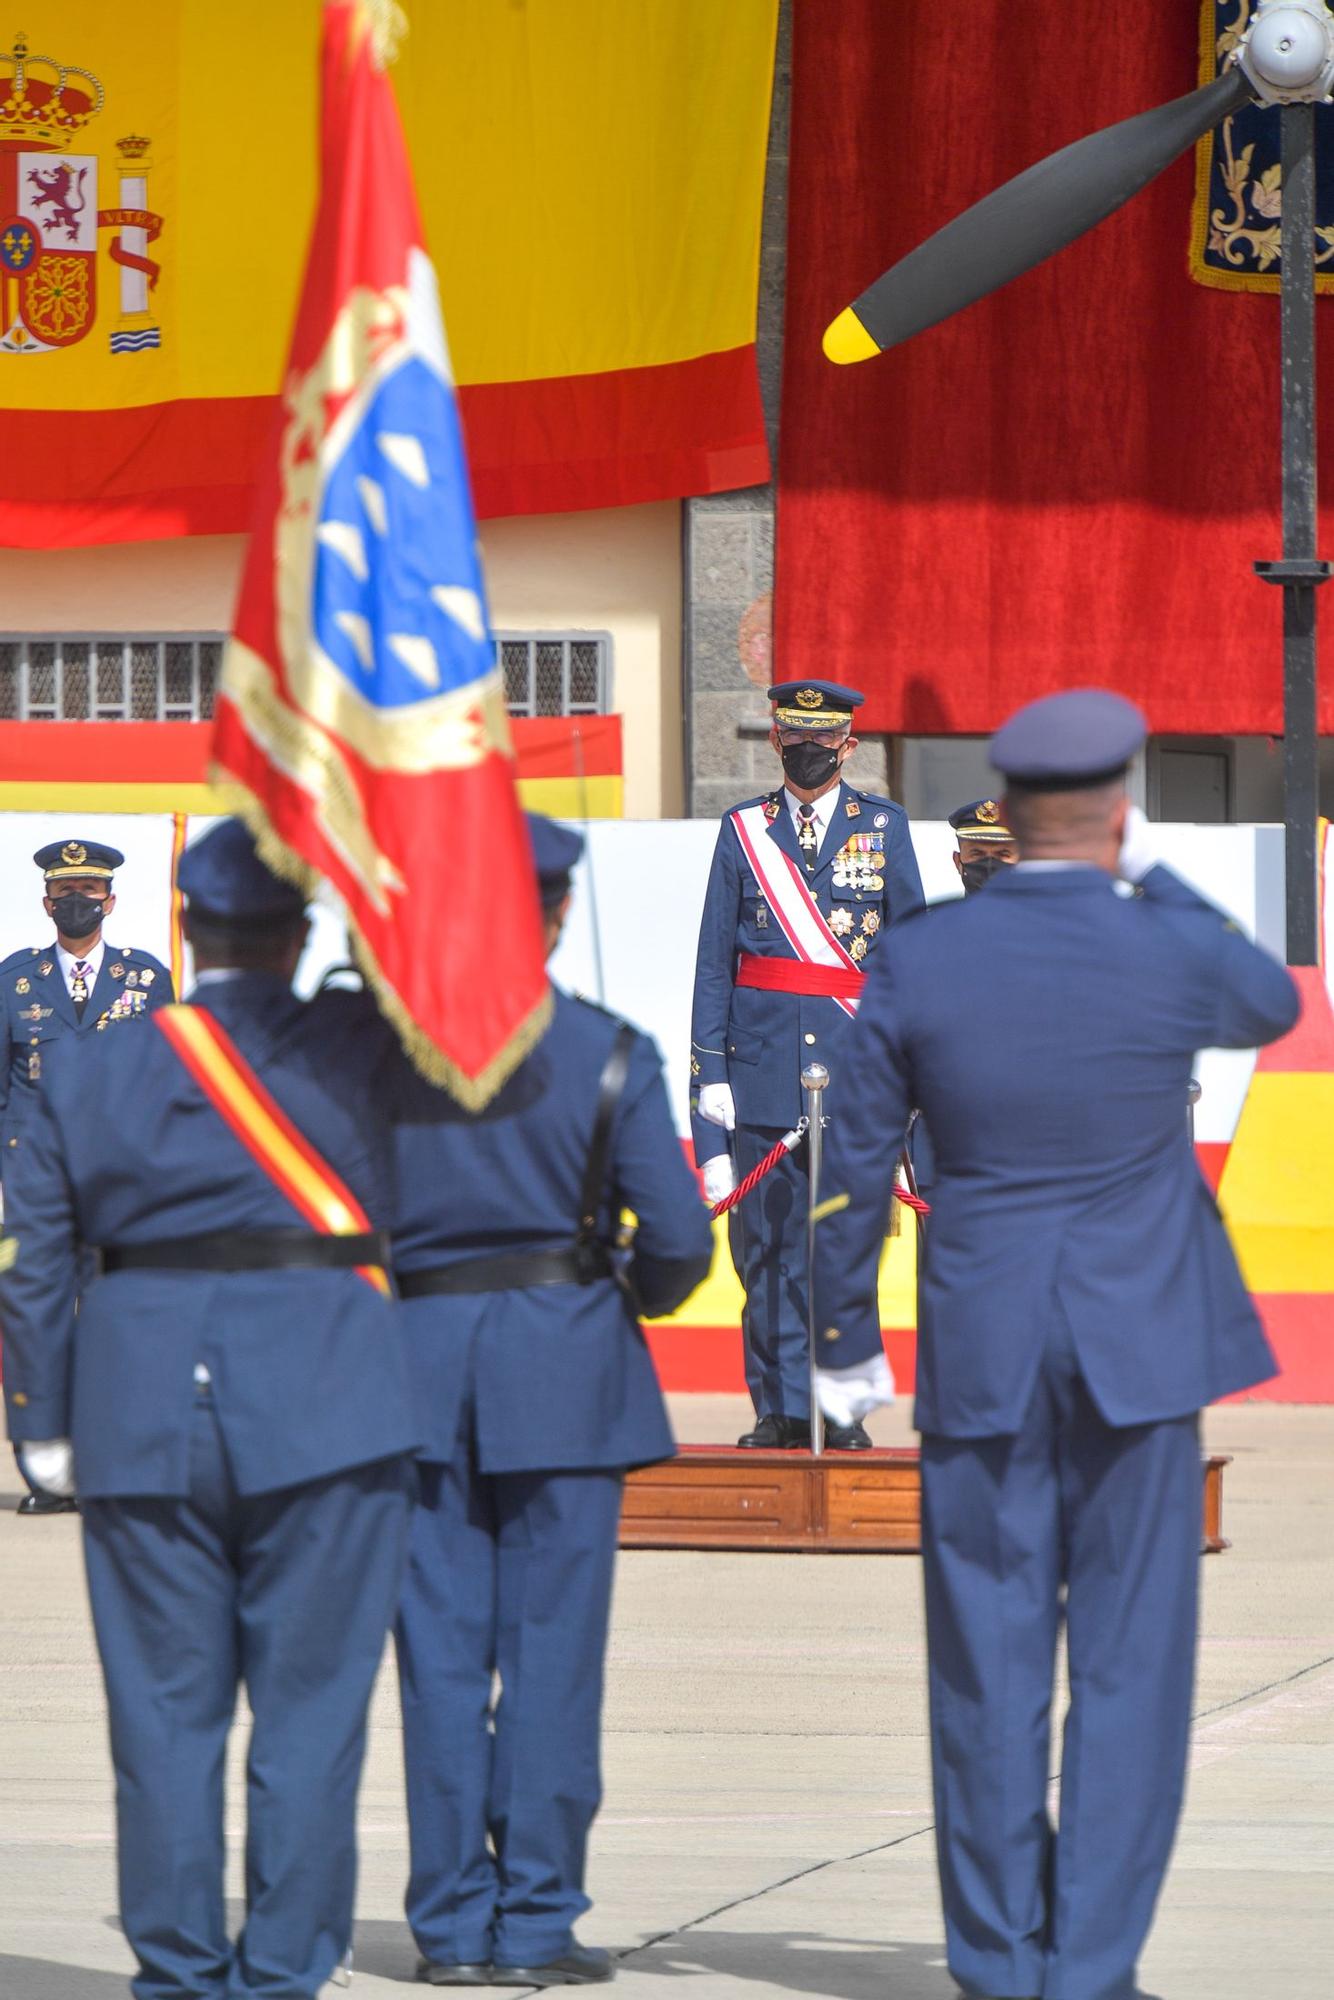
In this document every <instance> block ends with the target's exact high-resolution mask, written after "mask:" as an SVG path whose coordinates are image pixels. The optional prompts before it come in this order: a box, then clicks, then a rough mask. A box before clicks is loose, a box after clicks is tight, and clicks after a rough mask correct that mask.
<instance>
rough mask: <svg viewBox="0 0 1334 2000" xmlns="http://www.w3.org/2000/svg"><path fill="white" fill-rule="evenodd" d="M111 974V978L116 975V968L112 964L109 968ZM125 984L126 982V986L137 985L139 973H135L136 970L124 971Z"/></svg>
mask: <svg viewBox="0 0 1334 2000" xmlns="http://www.w3.org/2000/svg"><path fill="white" fill-rule="evenodd" d="M111 976H112V978H113V979H114V978H115V976H116V968H115V966H114V965H113V966H112V968H111ZM125 984H126V985H127V986H137V985H138V984H139V975H138V973H137V972H127V973H126V975H125Z"/></svg>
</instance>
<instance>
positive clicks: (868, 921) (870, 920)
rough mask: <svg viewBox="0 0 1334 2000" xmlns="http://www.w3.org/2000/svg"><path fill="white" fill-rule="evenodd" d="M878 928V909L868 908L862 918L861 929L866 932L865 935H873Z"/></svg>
mask: <svg viewBox="0 0 1334 2000" xmlns="http://www.w3.org/2000/svg"><path fill="white" fill-rule="evenodd" d="M879 928H880V912H879V910H868V911H867V912H866V914H865V916H864V917H863V918H862V929H863V930H864V931H865V932H866V935H867V937H874V936H875V934H876V932H877V931H878V930H879Z"/></svg>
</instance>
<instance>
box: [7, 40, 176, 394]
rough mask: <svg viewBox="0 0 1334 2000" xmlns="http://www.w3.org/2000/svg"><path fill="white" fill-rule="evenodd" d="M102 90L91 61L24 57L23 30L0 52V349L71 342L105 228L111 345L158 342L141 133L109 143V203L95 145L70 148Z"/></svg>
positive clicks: (130, 349) (120, 350)
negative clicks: (115, 169)
mask: <svg viewBox="0 0 1334 2000" xmlns="http://www.w3.org/2000/svg"><path fill="white" fill-rule="evenodd" d="M105 100H106V92H105V91H104V90H103V88H102V84H101V81H100V80H99V79H98V78H97V77H95V76H94V75H93V74H92V72H91V70H86V69H81V68H80V67H79V65H78V64H77V63H62V62H57V61H56V60H55V58H54V57H52V56H36V55H30V54H29V51H28V44H27V40H26V38H25V37H24V36H23V35H18V36H16V37H15V41H14V47H13V50H12V52H11V53H10V54H9V55H6V56H0V353H6V354H41V353H47V352H50V351H51V350H52V349H59V348H64V347H73V346H74V345H75V343H76V342H77V341H80V340H83V339H84V338H85V337H86V335H87V334H89V333H90V332H91V331H92V328H93V324H94V321H95V319H96V316H97V233H98V230H99V228H102V229H107V228H114V229H115V230H116V231H117V233H116V235H115V236H114V237H113V239H112V241H111V244H110V246H109V254H110V256H111V259H112V262H113V263H115V264H116V265H118V266H119V273H120V315H119V319H118V321H117V324H116V326H115V328H114V329H113V330H112V332H111V335H110V345H111V352H112V353H113V354H134V353H138V352H139V351H140V350H141V349H143V348H146V347H157V346H159V345H160V344H161V332H160V329H159V327H158V324H157V322H156V320H155V319H154V317H153V315H152V313H151V311H150V310H149V296H150V293H151V292H152V290H153V287H154V286H155V285H156V283H157V278H158V271H159V266H158V264H157V263H156V262H155V261H154V260H153V259H152V258H151V257H149V256H148V255H146V251H147V248H148V245H149V244H150V243H151V242H153V241H154V240H155V239H156V238H157V237H158V236H159V235H160V234H161V231H162V217H161V216H160V215H154V214H152V213H151V211H150V210H149V209H148V207H147V206H146V202H147V187H148V183H147V173H148V168H149V165H150V162H149V159H148V141H147V139H144V138H140V137H139V136H138V135H137V134H131V135H129V136H127V137H126V138H123V139H120V140H118V141H117V142H116V148H117V152H118V153H119V155H120V160H119V187H118V193H119V196H120V204H119V205H118V206H117V207H115V208H104V209H99V208H98V205H97V182H98V160H97V155H96V154H95V153H76V152H73V151H72V150H71V148H72V147H73V146H74V145H75V143H76V142H77V141H78V140H80V139H81V138H82V137H83V135H84V133H85V131H86V129H87V127H88V126H89V125H90V124H91V123H92V121H93V119H95V118H96V117H97V115H98V113H99V112H100V111H101V109H102V107H103V104H104V103H105Z"/></svg>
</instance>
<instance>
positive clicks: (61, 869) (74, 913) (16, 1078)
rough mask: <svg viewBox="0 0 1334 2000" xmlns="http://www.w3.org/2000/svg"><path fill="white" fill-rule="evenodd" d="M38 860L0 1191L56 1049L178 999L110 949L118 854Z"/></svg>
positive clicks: (126, 950) (4, 1016)
mask: <svg viewBox="0 0 1334 2000" xmlns="http://www.w3.org/2000/svg"><path fill="white" fill-rule="evenodd" d="M32 858H33V860H34V861H35V862H36V863H37V866H38V867H39V868H40V869H41V871H42V875H43V878H44V882H45V889H46V894H45V900H44V902H43V905H42V907H43V909H44V910H45V911H46V914H47V916H48V917H49V918H50V919H51V921H52V923H53V924H54V925H55V927H56V935H55V940H54V942H53V943H51V944H46V945H31V946H28V947H25V949H23V950H22V951H15V952H11V953H10V955H9V957H8V958H7V959H6V960H5V961H4V963H3V964H2V965H0V1181H7V1180H8V1178H9V1176H10V1174H11V1173H12V1171H13V1167H14V1164H15V1158H16V1155H17V1153H18V1150H19V1147H20V1145H21V1143H22V1138H23V1130H24V1125H25V1123H26V1121H27V1119H28V1117H29V1116H30V1114H31V1111H32V1107H33V1105H34V1104H35V1103H36V1101H37V1093H38V1091H39V1090H40V1088H41V1087H42V1083H43V1080H44V1077H45V1075H46V1074H47V1072H48V1071H49V1067H50V1064H51V1062H52V1060H53V1057H54V1055H55V1049H56V1045H57V1043H58V1042H60V1041H62V1040H64V1039H65V1038H67V1037H79V1036H86V1035H91V1034H93V1033H95V1032H96V1031H97V1030H98V1029H99V1028H104V1027H105V1026H106V1024H107V1022H108V1021H109V1020H111V1019H113V1018H114V1019H116V1020H120V1019H121V1018H122V1017H123V1016H125V1015H127V1014H139V1013H151V1012H152V1010H153V1009H154V1008H155V1007H165V1006H167V1005H168V1004H169V1003H170V1002H171V1001H172V1000H173V999H174V998H175V995H174V993H173V992H172V985H171V974H170V973H169V972H168V971H167V968H166V967H165V966H164V965H160V964H159V963H158V961H157V959H155V958H154V957H153V955H152V954H151V952H146V951H141V950H139V949H138V948H137V947H135V948H131V947H129V946H125V945H111V944H108V943H107V942H106V940H105V939H104V938H103V936H102V925H103V923H104V922H105V920H106V918H107V917H108V916H110V914H111V912H112V910H114V909H115V907H116V897H115V891H114V889H113V887H112V876H113V874H114V873H115V871H116V869H117V868H119V867H121V866H122V865H123V863H124V860H125V856H124V855H123V854H122V853H120V851H119V850H118V849H117V848H114V847H107V846H104V845H103V844H102V843H101V842H99V841H95V840H53V841H52V842H51V843H50V845H49V846H47V847H40V848H38V850H37V852H36V854H34V855H33V857H32ZM73 1507H74V1502H73V1501H72V1500H62V1499H58V1498H56V1497H55V1496H54V1495H52V1494H48V1493H43V1492H40V1491H37V1490H32V1491H30V1492H29V1493H28V1494H27V1496H26V1498H24V1499H23V1500H21V1501H20V1503H19V1508H18V1511H19V1513H20V1514H27V1515H34V1514H63V1513H68V1512H70V1511H72V1509H73Z"/></svg>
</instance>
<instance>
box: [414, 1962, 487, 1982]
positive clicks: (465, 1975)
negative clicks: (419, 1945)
mask: <svg viewBox="0 0 1334 2000" xmlns="http://www.w3.org/2000/svg"><path fill="white" fill-rule="evenodd" d="M417 1977H418V1979H423V1980H425V1982H426V1984H427V1985H428V1986H489V1985H490V1984H491V1968H490V1966H489V1965H437V1964H436V1962H435V1961H434V1959H430V1958H419V1959H418V1961H417Z"/></svg>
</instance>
